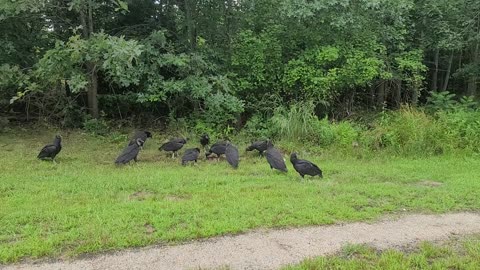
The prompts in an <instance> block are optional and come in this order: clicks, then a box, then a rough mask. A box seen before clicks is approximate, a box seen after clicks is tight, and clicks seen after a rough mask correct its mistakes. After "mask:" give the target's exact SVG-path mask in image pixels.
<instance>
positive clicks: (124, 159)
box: [115, 138, 145, 164]
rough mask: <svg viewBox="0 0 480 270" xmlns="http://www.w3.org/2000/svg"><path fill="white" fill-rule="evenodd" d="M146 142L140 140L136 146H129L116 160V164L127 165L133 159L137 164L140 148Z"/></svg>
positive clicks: (136, 142)
mask: <svg viewBox="0 0 480 270" xmlns="http://www.w3.org/2000/svg"><path fill="white" fill-rule="evenodd" d="M144 143H145V142H144V141H142V139H140V138H138V139H137V140H136V141H135V143H134V144H129V145H128V146H127V147H126V148H125V149H123V151H122V153H121V154H120V155H119V156H118V157H117V160H115V164H127V163H128V162H130V161H131V160H132V159H133V160H134V161H135V162H137V156H138V153H139V152H140V148H141V147H142V145H143V144H144Z"/></svg>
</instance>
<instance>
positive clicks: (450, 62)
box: [442, 50, 453, 91]
mask: <svg viewBox="0 0 480 270" xmlns="http://www.w3.org/2000/svg"><path fill="white" fill-rule="evenodd" d="M452 62H453V50H452V51H451V52H450V57H449V58H448V67H447V73H446V74H445V80H444V82H443V87H442V91H447V88H448V81H449V80H450V73H451V72H452Z"/></svg>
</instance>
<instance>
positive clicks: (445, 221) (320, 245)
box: [0, 213, 480, 270]
mask: <svg viewBox="0 0 480 270" xmlns="http://www.w3.org/2000/svg"><path fill="white" fill-rule="evenodd" d="M473 233H480V214H473V213H455V214H445V215H409V216H404V217H401V218H398V219H395V220H391V219H390V220H383V221H380V222H376V223H372V224H367V223H350V224H345V225H332V226H317V227H307V228H298V229H286V230H269V231H255V232H251V233H247V234H243V235H238V236H225V237H217V238H212V239H209V240H205V241H194V242H191V243H187V244H183V245H178V246H167V247H152V248H144V249H138V250H127V251H121V252H117V253H115V254H104V255H99V256H93V257H92V258H88V259H82V260H72V261H59V262H52V263H43V264H20V265H10V266H8V267H6V268H5V269H8V270H10V269H45V270H46V269H48V270H52V269H78V270H83V269H112V270H114V269H115V270H119V269H169V270H170V269H192V268H193V269H199V268H219V267H222V266H228V267H230V268H231V269H277V268H279V267H281V266H284V265H287V264H292V263H298V262H299V261H301V260H303V259H305V258H307V257H312V256H321V255H327V254H331V253H334V252H337V251H339V250H340V249H341V247H342V246H344V245H345V244H347V243H352V244H359V243H365V244H370V245H373V246H375V247H378V248H389V247H398V246H404V245H409V244H413V243H416V242H419V241H424V240H427V241H435V240H442V239H446V238H448V237H449V236H451V235H457V234H458V235H463V234H473ZM0 268H1V267H0Z"/></svg>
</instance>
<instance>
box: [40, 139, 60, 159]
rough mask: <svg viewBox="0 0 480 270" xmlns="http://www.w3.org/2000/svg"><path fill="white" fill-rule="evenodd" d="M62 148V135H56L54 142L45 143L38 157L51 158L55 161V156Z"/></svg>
mask: <svg viewBox="0 0 480 270" xmlns="http://www.w3.org/2000/svg"><path fill="white" fill-rule="evenodd" d="M60 150H62V137H61V136H60V135H56V136H55V139H54V140H53V144H47V145H45V146H44V147H43V148H42V150H40V153H39V154H38V156H37V158H39V159H41V160H47V159H51V160H52V161H53V162H55V157H56V156H57V154H58V153H60Z"/></svg>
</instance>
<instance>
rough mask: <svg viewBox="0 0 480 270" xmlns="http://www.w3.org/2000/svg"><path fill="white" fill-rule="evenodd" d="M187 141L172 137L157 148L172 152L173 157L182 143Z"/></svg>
mask: <svg viewBox="0 0 480 270" xmlns="http://www.w3.org/2000/svg"><path fill="white" fill-rule="evenodd" d="M186 143H187V140H185V139H183V138H172V139H170V141H169V142H166V143H164V144H162V146H160V148H158V150H160V151H161V150H163V151H167V152H172V158H174V157H175V154H176V153H177V151H178V150H180V149H182V147H183V145H184V144H186Z"/></svg>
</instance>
